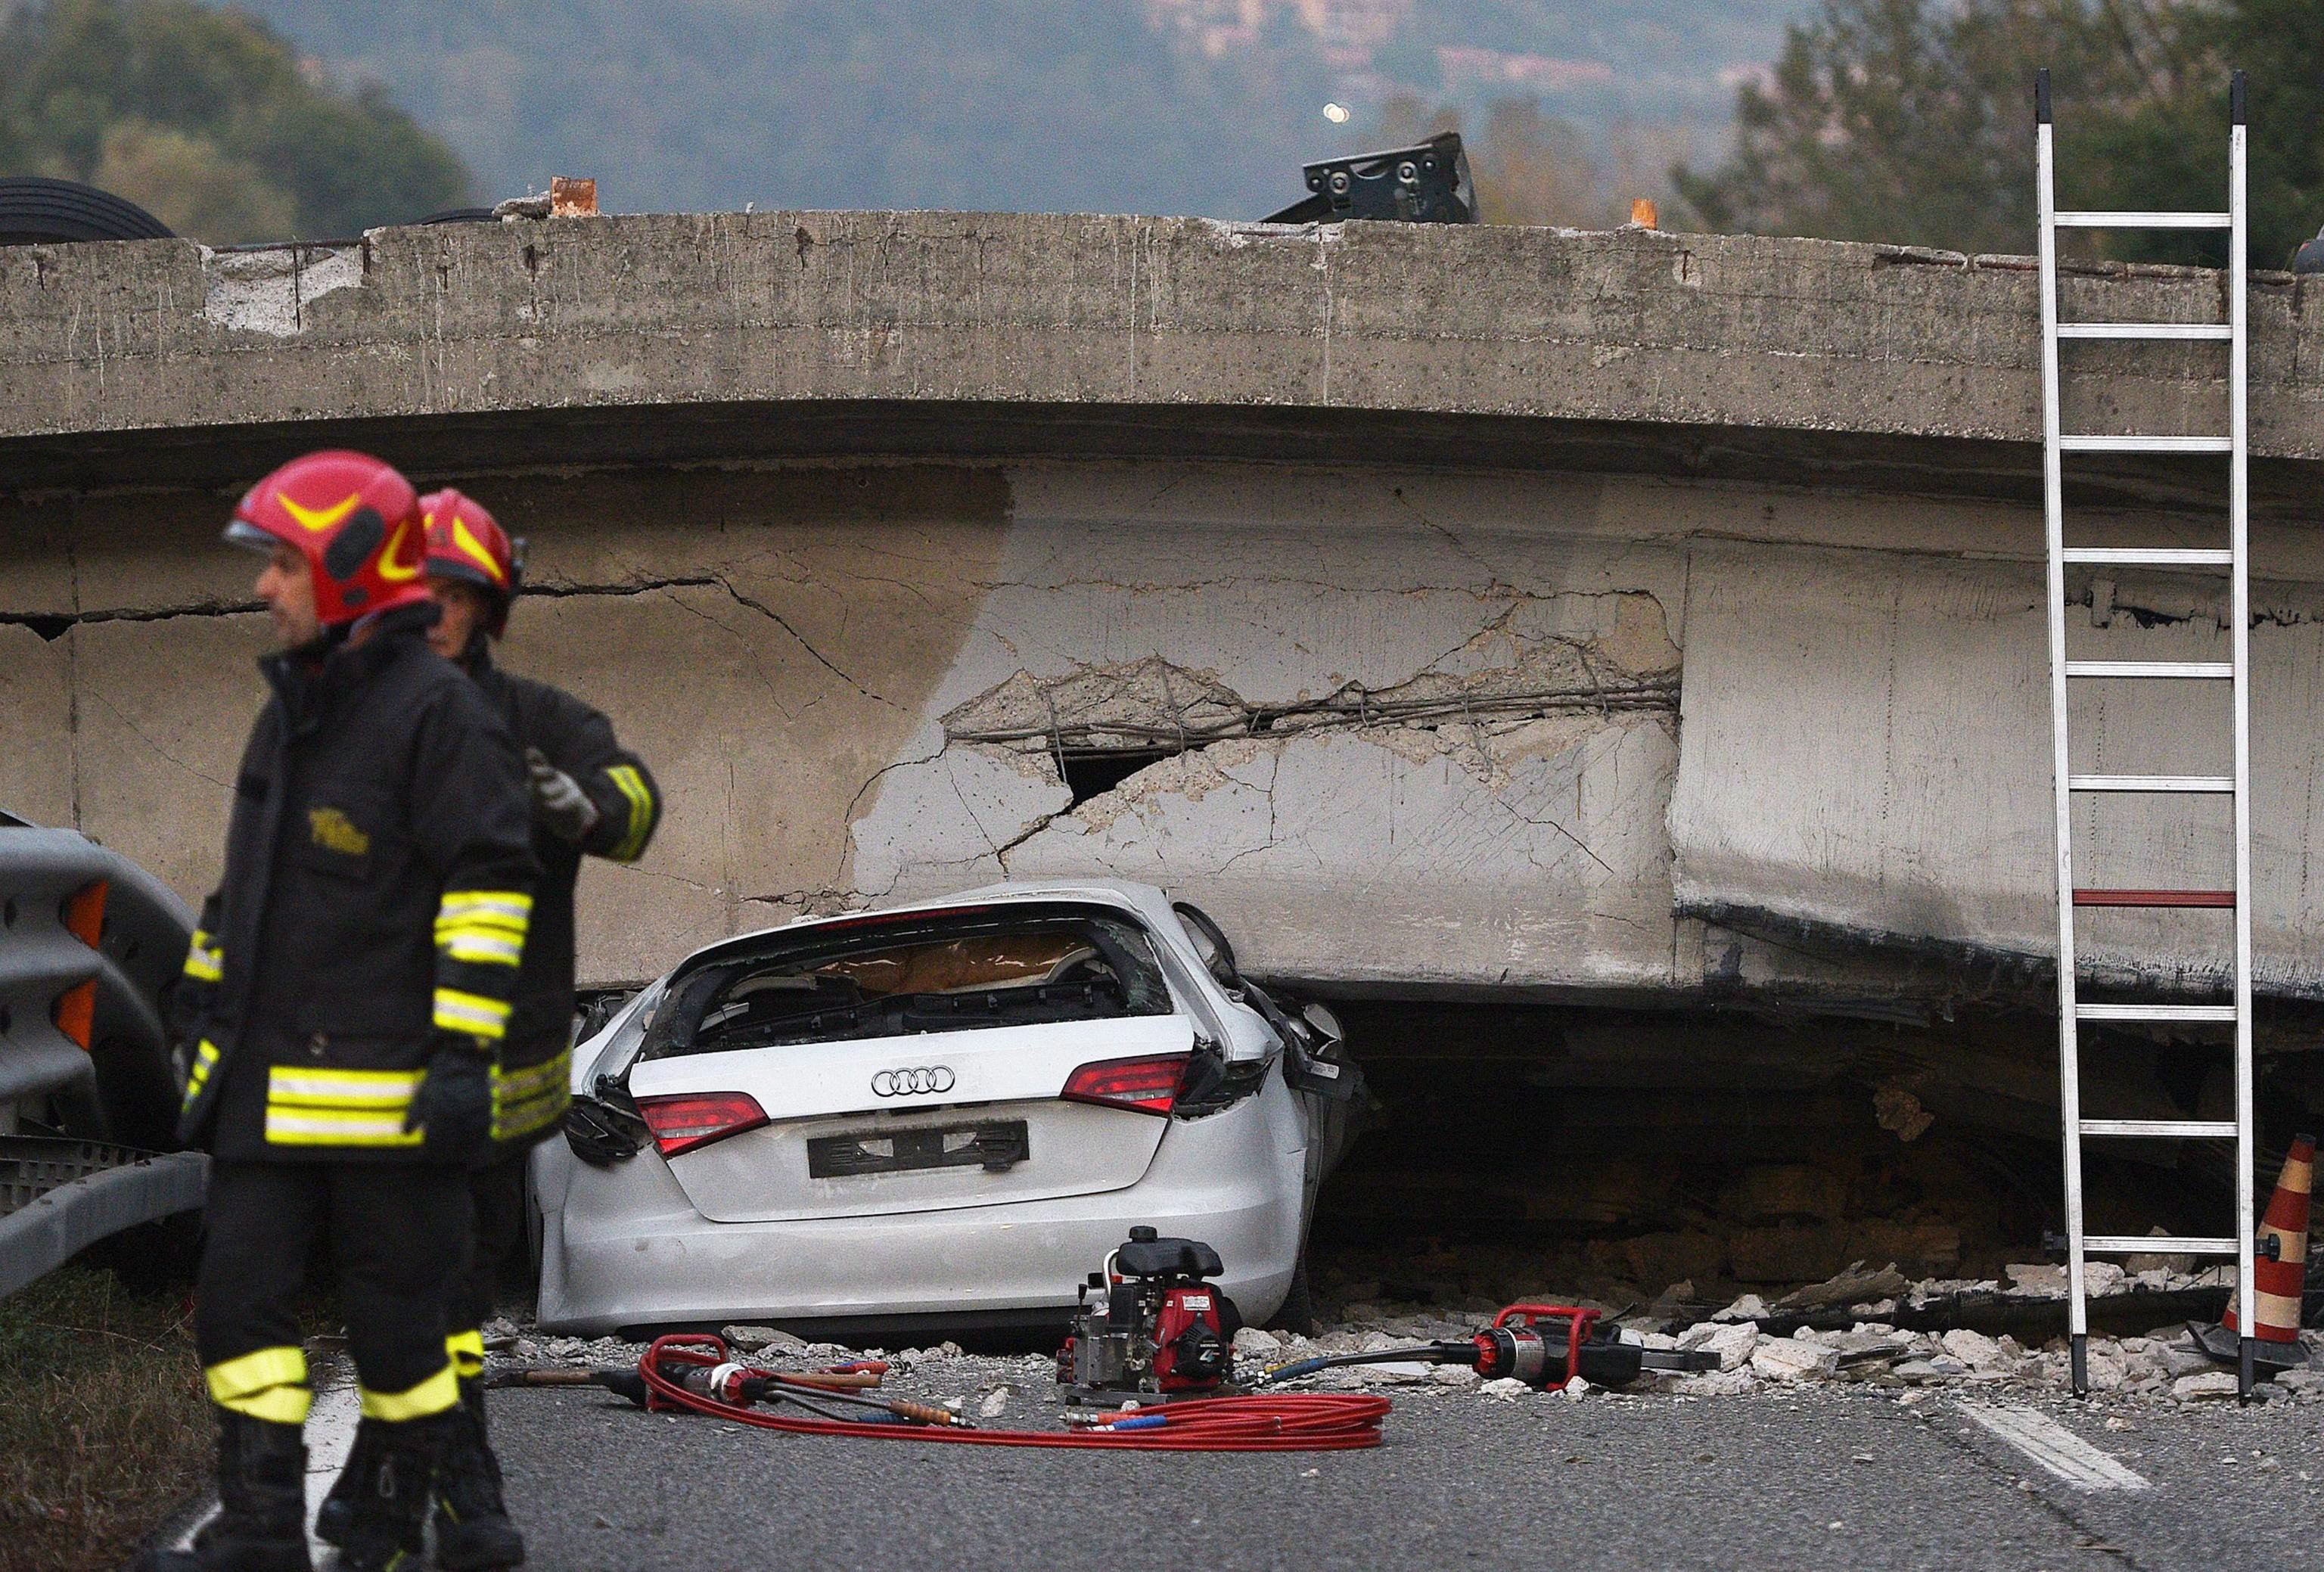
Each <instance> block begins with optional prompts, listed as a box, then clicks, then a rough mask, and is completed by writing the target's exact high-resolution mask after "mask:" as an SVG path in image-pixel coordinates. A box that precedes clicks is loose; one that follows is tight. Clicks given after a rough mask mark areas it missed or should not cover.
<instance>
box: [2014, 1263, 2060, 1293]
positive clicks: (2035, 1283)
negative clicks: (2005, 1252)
mask: <svg viewBox="0 0 2324 1572" xmlns="http://www.w3.org/2000/svg"><path fill="white" fill-rule="evenodd" d="M2001 1270H2002V1271H2004V1272H2005V1273H2006V1274H2007V1276H2008V1278H2009V1289H2008V1291H2009V1292H2010V1293H2012V1294H2015V1295H2017V1296H2018V1297H2020V1298H2023V1299H2063V1298H2065V1297H2066V1269H2065V1268H2064V1267H2062V1266H2052V1265H2051V1264H2050V1263H2049V1262H2043V1261H2033V1262H2025V1261H2021V1262H2011V1263H2010V1264H2009V1265H2007V1266H2005V1267H2003V1268H2002V1269H2001Z"/></svg>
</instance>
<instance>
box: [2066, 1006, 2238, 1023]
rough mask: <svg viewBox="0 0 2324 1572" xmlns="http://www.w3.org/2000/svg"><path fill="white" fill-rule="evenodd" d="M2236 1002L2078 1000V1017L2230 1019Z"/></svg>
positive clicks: (2116, 1019)
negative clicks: (2174, 1002) (2139, 1002)
mask: <svg viewBox="0 0 2324 1572" xmlns="http://www.w3.org/2000/svg"><path fill="white" fill-rule="evenodd" d="M2235 1018H2236V1007H2235V1006H2234V1005H2233V1004H2079V1003H2078V1004H2076V1005H2075V1006H2074V1019H2075V1020H2077V1021H2227V1022H2232V1021H2233V1020H2235Z"/></svg>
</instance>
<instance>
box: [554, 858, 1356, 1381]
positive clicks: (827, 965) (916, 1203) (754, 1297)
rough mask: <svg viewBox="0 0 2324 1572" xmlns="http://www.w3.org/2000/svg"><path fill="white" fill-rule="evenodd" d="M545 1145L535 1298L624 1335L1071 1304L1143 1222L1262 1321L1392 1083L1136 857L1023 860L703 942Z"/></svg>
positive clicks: (1279, 1298)
mask: <svg viewBox="0 0 2324 1572" xmlns="http://www.w3.org/2000/svg"><path fill="white" fill-rule="evenodd" d="M573 1074H574V1080H573V1090H574V1096H575V1103H574V1108H573V1113H572V1115H571V1117H570V1118H569V1119H568V1121H567V1130H566V1135H567V1139H566V1140H564V1141H551V1142H544V1143H543V1144H542V1145H541V1146H540V1147H539V1148H537V1149H536V1151H535V1153H534V1157H533V1161H532V1175H531V1177H532V1194H533V1204H534V1227H535V1240H536V1247H537V1251H538V1258H539V1282H540V1295H539V1321H540V1324H541V1326H543V1327H547V1328H549V1329H553V1330H558V1331H568V1332H576V1333H590V1334H600V1333H605V1332H612V1331H616V1330H621V1331H640V1330H644V1329H649V1328H657V1327H689V1326H692V1327H698V1326H712V1327H715V1326H717V1325H720V1324H722V1323H724V1322H733V1321H750V1322H765V1323H770V1324H773V1325H777V1326H780V1327H786V1328H788V1329H790V1330H793V1331H796V1332H800V1333H802V1334H808V1333H813V1334H821V1335H826V1336H849V1337H853V1338H854V1339H857V1340H862V1339H863V1338H865V1337H867V1336H870V1337H873V1338H874V1339H875V1340H876V1338H877V1336H879V1335H881V1334H885V1335H888V1336H892V1337H902V1336H908V1335H912V1334H916V1333H918V1332H920V1331H923V1330H927V1329H935V1328H956V1329H960V1330H980V1329H987V1330H991V1329H1004V1328H1010V1327H1056V1326H1058V1325H1061V1324H1062V1317H1063V1314H1064V1313H1065V1312H1066V1311H1068V1310H1070V1309H1071V1308H1072V1307H1073V1305H1074V1297H1075V1289H1076V1286H1077V1285H1078V1284H1079V1283H1080V1282H1081V1281H1084V1276H1085V1274H1086V1273H1087V1272H1088V1271H1090V1269H1091V1267H1092V1265H1093V1263H1095V1262H1099V1261H1101V1260H1102V1259H1104V1257H1105V1254H1106V1253H1107V1251H1109V1250H1111V1248H1112V1247H1114V1246H1115V1245H1117V1244H1120V1242H1121V1241H1122V1239H1123V1238H1124V1237H1125V1236H1126V1234H1127V1232H1128V1230H1129V1229H1130V1227H1131V1226H1133V1225H1139V1224H1148V1225H1152V1226H1154V1227H1156V1228H1157V1229H1159V1230H1160V1231H1161V1232H1162V1233H1163V1234H1185V1235H1190V1236H1193V1237H1195V1238H1200V1239H1203V1240H1205V1241H1207V1242H1209V1243H1210V1244H1213V1246H1215V1247H1216V1248H1217V1250H1218V1252H1219V1254H1220V1255H1221V1257H1222V1259H1223V1260H1224V1261H1225V1262H1226V1269H1227V1270H1226V1273H1225V1276H1224V1279H1223V1281H1222V1284H1221V1286H1222V1287H1223V1288H1224V1289H1225V1290H1226V1291H1227V1292H1228V1293H1229V1294H1231V1296H1233V1298H1234V1299H1235V1300H1236V1301H1237V1303H1238V1305H1239V1306H1240V1309H1241V1311H1242V1314H1243V1316H1244V1317H1245V1318H1246V1319H1247V1320H1249V1321H1250V1322H1251V1323H1252V1324H1254V1325H1256V1324H1259V1323H1261V1322H1264V1321H1267V1320H1268V1319H1269V1318H1277V1319H1278V1320H1279V1321H1281V1322H1282V1323H1284V1324H1286V1325H1293V1326H1295V1327H1296V1326H1297V1324H1298V1323H1301V1322H1304V1321H1305V1318H1306V1317H1307V1315H1308V1309H1307V1306H1306V1303H1305V1271H1304V1265H1303V1262H1304V1258H1305V1244H1306V1232H1307V1225H1308V1222H1309V1219H1310V1218H1311V1216H1313V1213H1314V1203H1315V1192H1316V1188H1317V1186H1318V1185H1319V1184H1320V1183H1321V1182H1322V1180H1323V1177H1324V1175H1325V1174H1326V1173H1327V1172H1328V1171H1329V1170H1331V1168H1332V1166H1333V1163H1334V1162H1336V1161H1337V1160H1338V1159H1339V1157H1340V1155H1341V1154H1342V1151H1344V1150H1345V1149H1346V1147H1347V1145H1348V1144H1349V1142H1351V1140H1352V1138H1353V1136H1354V1134H1355V1133H1356V1131H1357V1129H1358V1128H1359V1125H1360V1119H1361V1116H1362V1110H1363V1109H1364V1108H1365V1107H1366V1106H1368V1105H1369V1097H1368V1096H1366V1095H1365V1093H1364V1091H1363V1088H1362V1086H1361V1080H1360V1074H1359V1072H1358V1070H1357V1069H1356V1068H1355V1067H1354V1065H1353V1064H1351V1063H1350V1062H1349V1061H1347V1060H1346V1059H1344V1058H1343V1057H1342V1054H1341V1041H1340V1031H1339V1027H1338V1023H1337V1022H1336V1021H1335V1020H1334V1019H1333V1016H1332V1014H1331V1013H1330V1011H1329V1010H1328V1009H1327V1008H1325V1007H1323V1006H1322V1005H1320V1004H1309V1005H1305V1006H1304V1007H1293V1006H1287V1005H1286V1003H1278V1002H1277V1001H1276V1000H1274V999H1272V998H1270V997H1269V996H1268V994H1266V993H1265V992H1264V991H1262V990H1261V989H1260V988H1259V987H1258V986H1256V985H1253V984H1251V983H1250V982H1249V981H1247V980H1246V979H1244V978H1242V977H1241V976H1240V975H1239V974H1238V973H1237V971H1236V969H1235V960H1234V955H1233V951H1232V948H1231V946H1230V945H1229V944H1228V942H1227V940H1226V939H1225V937H1224V936H1223V935H1222V933H1221V932H1220V931H1219V929H1218V928H1217V925H1216V924H1215V923H1213V922H1212V921H1211V920H1210V919H1209V918H1207V917H1205V916H1204V915H1203V913H1202V912H1200V911H1196V910H1195V909H1194V908H1193V907H1190V906H1187V905H1184V904H1178V905H1175V906H1174V905H1173V904H1172V903H1171V902H1170V901H1169V900H1168V898H1167V896H1165V895H1164V894H1163V892H1161V891H1159V890H1157V889H1154V888H1152V887H1151V886H1148V885H1142V884H1129V883H1097V882H1087V883H1084V882H1060V883H1023V882H1019V883H1008V884H1001V885H994V886H991V887H989V888H985V889H981V890H974V891H971V892H966V893H964V894H961V895H957V896H953V897H949V898H947V899H945V900H943V901H937V902H926V903H923V904H918V905H911V906H901V907H896V908H893V909H890V910H883V911H871V912H863V913H858V914H854V915H851V916H846V917H838V918H829V919H822V920H813V919H811V920H805V921H800V922H796V923H793V924H791V925H789V926H788V927H784V928H779V929H769V930H766V931H763V932H759V933H752V934H745V935H742V937H740V938H737V939H727V940H725V941H724V942H722V943H719V944H715V945H711V946H709V947H707V948H704V949H701V950H698V951H696V953H694V954H693V955H691V956H688V957H687V958H686V959H685V960H684V961H683V962H681V963H680V964H679V965H678V966H677V967H676V968H675V969H674V970H672V971H671V972H670V973H669V975H667V976H664V977H662V978H660V979H659V981H657V982H655V983H653V984H651V985H649V986H647V987H645V988H643V989H641V990H640V991H639V992H638V993H637V994H635V995H634V996H632V997H631V998H630V999H628V1000H627V1001H625V1002H623V1003H621V1004H620V1005H619V1007H618V1008H617V1009H615V1010H614V1011H613V1013H611V1015H610V1016H609V1017H607V1018H606V1019H605V1020H604V1022H603V1023H602V1025H599V1026H597V1027H595V1029H594V1031H591V1033H590V1035H588V1037H587V1039H586V1040H585V1041H583V1042H582V1043H581V1044H580V1045H579V1046H578V1047H577V1048H576V1050H575V1053H574V1071H573Z"/></svg>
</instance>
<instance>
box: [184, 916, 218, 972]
mask: <svg viewBox="0 0 2324 1572" xmlns="http://www.w3.org/2000/svg"><path fill="white" fill-rule="evenodd" d="M186 976H189V977H191V978H193V979H194V981H196V982H198V983H215V982H217V980H218V979H219V978H221V977H223V976H226V950H225V948H223V947H222V946H220V945H219V943H218V941H217V939H214V938H212V937H211V936H210V935H209V934H208V933H205V932H204V931H202V929H198V928H197V929H194V937H193V938H192V939H189V941H188V942H187V944H186Z"/></svg>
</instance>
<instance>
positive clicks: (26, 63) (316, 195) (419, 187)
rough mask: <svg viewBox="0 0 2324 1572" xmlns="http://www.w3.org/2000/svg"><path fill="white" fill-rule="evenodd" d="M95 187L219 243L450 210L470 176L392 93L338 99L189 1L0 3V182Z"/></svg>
mask: <svg viewBox="0 0 2324 1572" xmlns="http://www.w3.org/2000/svg"><path fill="white" fill-rule="evenodd" d="M20 174H22V175H49V176H58V177H63V178H65V179H69V180H88V181H93V182H94V183H96V184H97V185H99V186H102V187H104V188H105V189H106V190H109V191H112V192H114V193H115V194H116V195H119V196H123V197H126V198H128V199H130V200H132V201H134V202H136V203H139V204H141V205H142V206H143V207H144V208H147V209H148V210H150V211H151V212H152V214H153V215H154V216H155V217H158V218H160V219H161V221H162V222H163V223H164V224H166V225H168V226H169V227H171V229H173V230H175V231H176V232H177V233H179V234H180V235H189V236H194V237H196V238H198V239H201V240H206V241H208V242H210V243H212V244H214V245H225V244H230V243H233V242H238V241H246V240H281V239H287V238H289V237H291V236H309V237H312V236H338V235H353V234H355V233H356V232H357V231H359V230H361V229H363V228H364V227H365V226H367V225H372V224H394V223H406V222H409V221H410V220H411V219H413V218H417V217H420V216H422V215H423V214H426V213H429V212H432V211H435V210H438V209H440V208H450V207H455V206H457V205H459V204H461V203H462V202H464V201H465V200H466V198H467V192H468V186H469V180H468V172H467V171H466V170H465V169H464V168H462V167H461V164H460V161H459V159H458V157H457V156H456V155H455V154H454V153H453V152H452V151H451V150H450V149H449V148H447V147H446V146H445V145H444V143H442V142H441V141H439V140H438V139H437V138H435V137H433V136H431V135H429V134H428V133H427V132H425V131H423V130H421V129H420V127H419V126H417V125H413V124H412V122H411V120H410V117H409V116H406V115H405V114H404V113H403V112H402V110H401V108H399V107H398V106H396V104H395V103H394V102H393V100H392V97H391V95H390V94H389V93H388V92H387V90H386V89H385V88H382V87H380V86H379V85H377V84H376V83H365V84H363V85H361V86H358V87H357V88H355V90H354V91H352V92H344V91H341V90H340V89H339V88H338V87H337V85H336V84H334V83H333V82H331V81H330V80H329V79H328V78H327V74H325V73H320V72H313V71H309V70H303V69H301V62H300V59H299V57H298V56H297V55H296V54H294V53H293V52H292V51H291V48H290V47H289V46H287V45H285V44H284V42H282V40H281V39H280V38H278V37H277V36H275V35H274V34H273V33H272V32H271V31H270V30H268V29H267V28H266V27H264V26H263V25H261V24H260V23H255V22H254V21H252V20H251V19H250V18H249V17H248V16H244V15H237V14H235V13H234V12H232V11H221V10H217V9H215V8H212V7H209V6H206V5H197V4H194V3H192V0H41V3H39V4H24V5H11V4H8V3H7V0H0V175H20Z"/></svg>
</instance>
